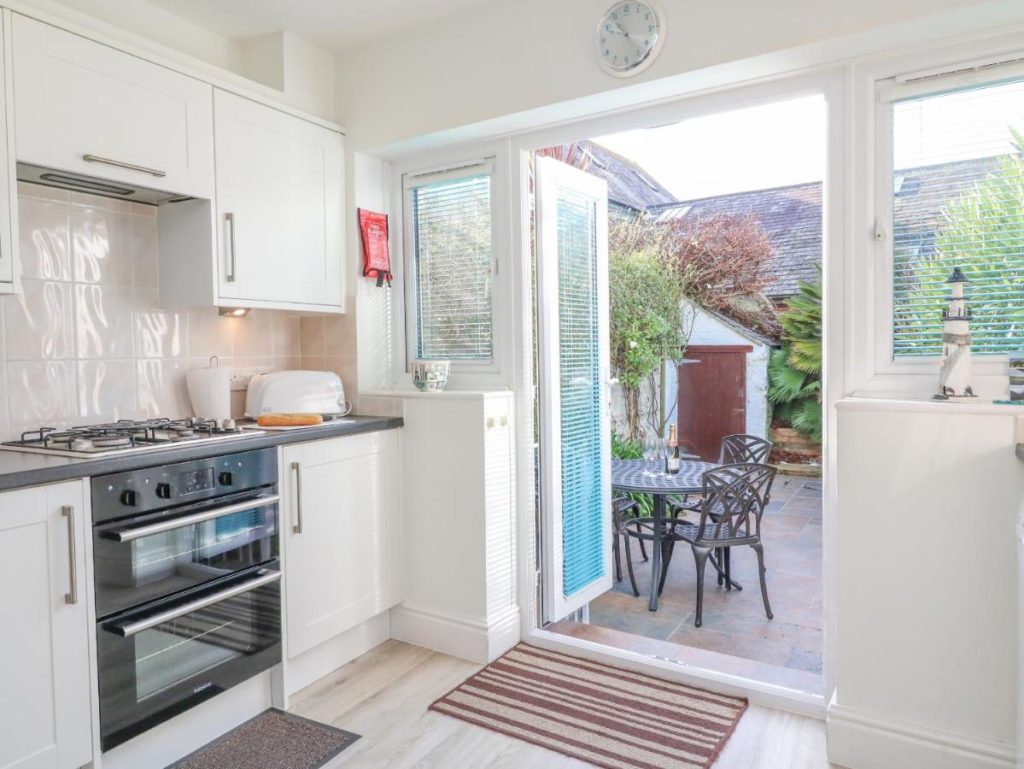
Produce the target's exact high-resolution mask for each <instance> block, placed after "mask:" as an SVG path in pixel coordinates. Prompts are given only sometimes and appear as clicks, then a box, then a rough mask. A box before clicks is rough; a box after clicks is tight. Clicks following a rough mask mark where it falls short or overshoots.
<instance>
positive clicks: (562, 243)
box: [535, 156, 612, 622]
mask: <svg viewBox="0 0 1024 769" xmlns="http://www.w3.org/2000/svg"><path fill="white" fill-rule="evenodd" d="M535 190H536V228H537V229H536V242H537V296H538V319H537V323H538V328H537V341H538V362H539V370H538V384H539V390H538V392H539V398H540V422H541V429H540V485H541V519H542V527H541V537H542V551H543V556H542V575H541V577H542V582H543V585H544V590H543V596H542V597H543V617H544V621H545V622H554V621H556V620H559V619H562V618H564V617H566V616H568V615H569V614H571V613H572V612H574V611H576V610H577V609H579V608H581V607H584V606H586V604H587V603H589V602H590V601H592V600H593V599H595V598H596V597H597V596H599V595H601V594H602V593H604V592H606V591H607V590H609V589H610V588H611V586H612V561H611V422H610V414H609V410H610V409H609V400H610V399H609V391H608V387H609V382H610V379H609V361H608V354H609V348H608V186H607V184H606V182H605V181H604V180H603V179H599V178H597V177H595V176H591V175H590V174H586V173H584V172H583V171H580V170H578V169H576V168H573V167H571V166H568V165H566V164H565V163H561V162H559V161H557V160H554V159H553V158H548V157H540V156H538V157H537V158H536V173H535Z"/></svg>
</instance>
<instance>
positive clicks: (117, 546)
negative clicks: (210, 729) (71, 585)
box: [92, 449, 281, 750]
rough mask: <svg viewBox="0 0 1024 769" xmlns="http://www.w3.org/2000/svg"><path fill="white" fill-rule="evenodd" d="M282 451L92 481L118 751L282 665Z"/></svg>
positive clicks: (106, 666)
mask: <svg viewBox="0 0 1024 769" xmlns="http://www.w3.org/2000/svg"><path fill="white" fill-rule="evenodd" d="M278 501H279V497H278V493H277V456H276V452H275V450H274V449H260V450H256V451H245V452H239V453H235V454H227V455H222V456H217V457H209V458H205V459H198V460H191V461H187V462H180V463H175V464H165V465H160V466H158V467H150V468H145V469H142V470H133V471H130V472H124V473H117V474H113V475H106V476H98V477H95V478H93V479H92V511H93V558H94V572H95V585H96V589H95V590H96V616H97V627H96V637H97V652H98V658H99V701H100V737H101V744H102V748H103V750H110V749H111V748H113V747H116V746H117V745H120V744H121V743H123V742H125V741H126V740H129V739H131V738H132V737H134V736H136V735H138V734H140V733H142V732H144V731H146V730H147V729H149V728H151V727H153V726H155V725H156V724H159V723H161V722H162V721H166V720H167V719H169V718H172V717H173V716H175V715H177V714H179V713H181V712H183V711H185V710H187V709H188V708H190V707H193V706H194V705H196V704H198V703H200V702H202V701H204V700H206V699H209V698H210V697H213V696H214V695H216V694H218V693H219V692H222V691H224V690H225V689H227V688H229V687H231V686H234V685H235V684H238V683H240V682H242V681H244V680H245V679H247V678H250V677H252V676H254V675H256V674H258V673H260V672H262V671H264V670H267V669H269V668H270V667H272V666H273V665H275V664H277V663H278V662H280V660H281V589H280V580H281V571H280V564H279V561H278V554H279V533H278V532H279V522H278Z"/></svg>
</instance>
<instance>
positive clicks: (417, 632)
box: [391, 603, 520, 665]
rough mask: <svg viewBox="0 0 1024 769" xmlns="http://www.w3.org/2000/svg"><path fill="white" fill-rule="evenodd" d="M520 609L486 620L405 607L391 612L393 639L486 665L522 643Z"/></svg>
mask: <svg viewBox="0 0 1024 769" xmlns="http://www.w3.org/2000/svg"><path fill="white" fill-rule="evenodd" d="M519 635H520V634H519V608H518V607H516V606H512V607H509V608H508V609H507V610H505V611H504V612H502V613H501V614H499V615H496V616H493V617H490V618H488V619H486V620H483V619H475V618H469V617H456V616H453V615H451V614H446V613H443V612H440V611H435V610H433V609H429V608H426V607H423V606H414V605H410V604H408V603H403V604H401V605H399V606H396V607H395V608H393V609H392V610H391V637H392V638H394V639H397V640H399V641H405V642H406V643H410V644H414V645H416V646H424V647H426V648H428V649H433V650H434V651H438V652H442V653H444V654H450V655H452V656H453V657H461V658H462V659H466V660H469V661H471V662H476V663H478V664H480V665H486V664H487V663H488V662H493V661H494V660H496V659H497V658H498V657H500V656H501V655H502V654H504V653H505V652H507V651H508V650H509V649H511V648H512V647H513V646H515V645H516V644H517V643H518V642H519Z"/></svg>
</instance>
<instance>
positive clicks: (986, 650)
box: [829, 400, 1024, 769]
mask: <svg viewBox="0 0 1024 769" xmlns="http://www.w3.org/2000/svg"><path fill="white" fill-rule="evenodd" d="M1018 418H1020V417H1017V416H1016V412H1015V411H1014V409H1013V408H1011V407H1002V408H1000V407H993V406H982V407H971V406H966V405H960V404H933V403H925V402H920V403H907V402H887V401H868V400H849V401H843V402H840V404H839V428H838V432H839V463H838V468H839V469H838V491H839V509H838V515H837V520H836V532H835V536H836V537H837V539H838V551H837V552H838V556H837V560H838V563H837V564H835V566H836V568H837V574H838V595H837V596H836V601H837V604H838V608H839V616H838V634H837V638H836V644H835V648H836V654H837V657H838V659H836V660H835V664H836V667H837V671H838V680H837V691H836V698H835V702H834V703H833V704H832V706H831V707H830V709H829V751H830V752H829V758H830V760H832V761H833V762H835V763H838V764H841V765H843V766H850V767H855V769H889V767H908V768H909V767H914V768H915V769H916V768H917V767H920V769H975V767H978V768H979V769H980V767H995V766H1003V767H1010V766H1012V765H1013V764H1012V762H1011V759H1012V756H1013V752H1014V751H1013V748H1014V745H1015V741H1016V738H1015V735H1016V707H1017V705H1016V694H1017V692H1016V688H1017V665H1018V652H1017V581H1016V574H1017V566H1016V538H1015V533H1016V529H1015V524H1016V517H1017V509H1018V506H1019V504H1020V502H1021V498H1022V496H1024V464H1022V463H1021V461H1020V460H1018V459H1017V458H1016V457H1015V456H1014V441H1015V440H1016V437H1015V431H1016V428H1015V425H1016V420H1017V419H1018Z"/></svg>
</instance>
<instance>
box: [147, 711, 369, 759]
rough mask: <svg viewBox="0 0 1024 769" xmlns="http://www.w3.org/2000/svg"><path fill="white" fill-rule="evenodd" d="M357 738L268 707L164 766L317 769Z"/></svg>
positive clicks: (357, 736) (354, 735) (350, 733)
mask: <svg viewBox="0 0 1024 769" xmlns="http://www.w3.org/2000/svg"><path fill="white" fill-rule="evenodd" d="M358 739H359V735H358V734H353V733H352V732H346V731H345V730H343V729H336V728H335V727H333V726H328V725H327V724H321V723H317V722H316V721H310V720H309V719H308V718H303V717H302V716H296V715H292V714H291V713H286V712H284V711H283V710H278V709H277V708H270V709H269V710H265V711H263V712H262V713H260V714H259V715H258V716H256V717H255V718H251V719H249V720H248V721H246V722H245V723H244V724H241V725H239V726H236V727H235V728H234V729H232V730H231V731H230V732H228V733H227V734H224V735H222V736H220V737H218V738H217V739H215V740H214V741H213V742H210V743H207V744H206V745H204V746H203V747H201V748H199V750H197V751H195V752H194V753H191V754H189V755H187V756H185V758H183V759H181V760H180V761H178V762H176V763H174V764H171V765H170V766H168V767H167V769H318V767H322V766H324V765H325V764H326V763H327V762H328V761H330V760H331V759H332V758H334V757H335V756H337V755H338V754H339V753H341V751H343V750H344V749H345V748H347V747H349V746H350V745H351V744H352V743H354V742H355V741H356V740H358Z"/></svg>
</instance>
